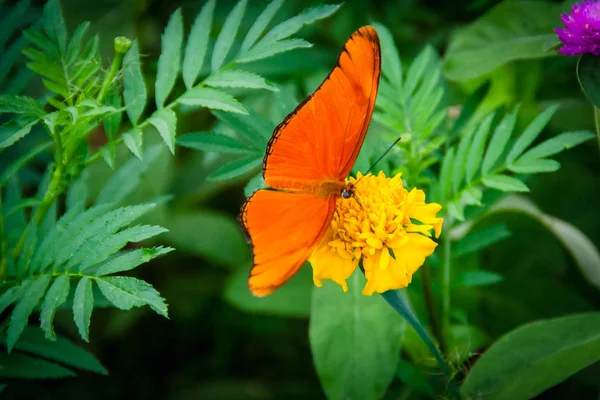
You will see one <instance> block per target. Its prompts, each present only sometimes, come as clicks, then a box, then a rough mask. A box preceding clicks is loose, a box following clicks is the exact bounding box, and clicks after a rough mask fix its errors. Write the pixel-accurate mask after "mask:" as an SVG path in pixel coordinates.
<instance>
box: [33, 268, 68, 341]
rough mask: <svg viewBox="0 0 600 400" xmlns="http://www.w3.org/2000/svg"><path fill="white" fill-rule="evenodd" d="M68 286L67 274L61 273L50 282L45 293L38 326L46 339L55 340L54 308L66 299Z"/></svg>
mask: <svg viewBox="0 0 600 400" xmlns="http://www.w3.org/2000/svg"><path fill="white" fill-rule="evenodd" d="M69 288H70V281H69V277H68V276H67V275H61V276H59V277H58V278H56V279H55V280H54V283H52V286H50V289H48V293H46V297H45V298H44V302H43V303H42V311H41V314H40V327H41V328H42V330H43V331H44V335H45V337H46V339H48V340H56V335H55V333H54V314H55V313H56V309H57V308H58V307H60V306H61V305H62V304H63V303H64V302H65V301H66V300H67V296H68V295H69Z"/></svg>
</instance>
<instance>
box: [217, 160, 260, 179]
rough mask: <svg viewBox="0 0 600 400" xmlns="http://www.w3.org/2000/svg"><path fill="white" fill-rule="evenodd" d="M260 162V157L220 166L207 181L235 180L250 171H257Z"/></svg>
mask: <svg viewBox="0 0 600 400" xmlns="http://www.w3.org/2000/svg"><path fill="white" fill-rule="evenodd" d="M262 161H263V157H262V155H258V156H251V157H244V158H241V159H239V160H235V161H232V162H230V163H227V164H225V165H222V166H221V167H219V168H217V169H216V170H214V171H213V172H212V173H211V174H210V175H209V176H208V178H207V179H208V180H212V181H217V180H225V179H233V178H237V177H239V176H242V175H244V174H247V173H249V172H251V171H254V170H257V169H258V168H259V167H260V166H261V165H262Z"/></svg>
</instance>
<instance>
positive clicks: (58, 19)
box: [42, 0, 67, 55]
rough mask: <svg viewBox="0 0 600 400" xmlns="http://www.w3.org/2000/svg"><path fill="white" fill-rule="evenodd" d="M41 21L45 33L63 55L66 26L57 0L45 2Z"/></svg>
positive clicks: (65, 44)
mask: <svg viewBox="0 0 600 400" xmlns="http://www.w3.org/2000/svg"><path fill="white" fill-rule="evenodd" d="M42 22H43V24H44V30H45V31H46V34H47V35H48V37H49V38H50V40H52V43H53V44H55V45H56V46H57V49H58V50H59V51H60V54H61V55H64V54H65V52H66V48H67V27H66V25H65V20H64V19H63V16H62V10H61V8H60V3H59V2H58V0H49V1H48V2H47V3H46V5H45V6H44V16H43V19H42Z"/></svg>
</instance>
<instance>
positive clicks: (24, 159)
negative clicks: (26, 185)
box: [0, 141, 54, 188]
mask: <svg viewBox="0 0 600 400" xmlns="http://www.w3.org/2000/svg"><path fill="white" fill-rule="evenodd" d="M53 145H54V142H53V141H51V142H46V143H42V144H39V145H37V146H35V147H32V148H31V149H30V150H29V151H28V152H26V153H25V154H23V155H22V156H21V157H19V158H18V159H17V160H16V161H14V162H13V163H12V164H10V166H9V167H8V168H6V169H5V170H4V171H3V172H2V175H0V188H1V187H3V186H4V185H6V183H7V182H8V181H9V179H10V178H12V177H13V176H14V175H15V174H16V173H17V172H18V171H19V169H21V167H23V166H24V165H25V164H27V163H28V162H29V161H31V160H33V159H34V158H35V157H37V156H38V155H39V154H40V153H43V152H44V151H46V150H48V149H49V148H51V147H52V146H53Z"/></svg>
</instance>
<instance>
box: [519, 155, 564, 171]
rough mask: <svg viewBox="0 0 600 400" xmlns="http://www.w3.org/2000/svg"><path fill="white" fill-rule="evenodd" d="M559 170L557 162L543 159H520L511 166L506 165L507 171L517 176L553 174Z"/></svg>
mask: <svg viewBox="0 0 600 400" xmlns="http://www.w3.org/2000/svg"><path fill="white" fill-rule="evenodd" d="M559 168H560V164H559V163H558V161H554V160H545V159H541V160H540V159H533V160H530V159H525V158H524V157H521V158H520V159H518V160H517V161H515V162H513V163H512V164H508V169H509V170H511V171H512V172H516V173H519V174H537V173H540V172H554V171H556V170H558V169H559Z"/></svg>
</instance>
